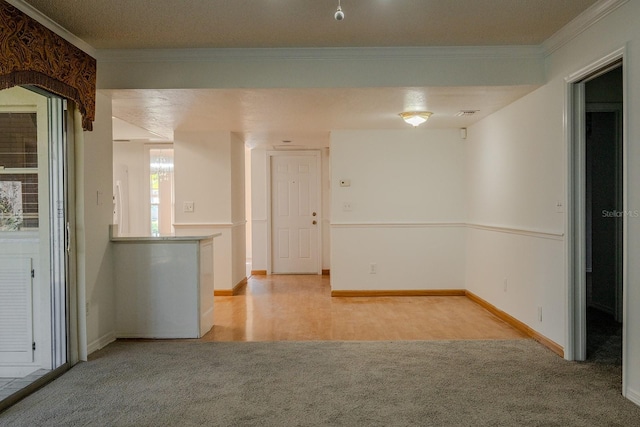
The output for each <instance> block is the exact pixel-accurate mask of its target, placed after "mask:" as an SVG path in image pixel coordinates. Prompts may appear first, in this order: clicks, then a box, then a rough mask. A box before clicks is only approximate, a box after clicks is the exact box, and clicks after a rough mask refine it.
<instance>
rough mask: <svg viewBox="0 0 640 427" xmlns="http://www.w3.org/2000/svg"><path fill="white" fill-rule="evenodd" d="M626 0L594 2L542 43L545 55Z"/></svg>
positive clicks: (626, 0) (567, 41)
mask: <svg viewBox="0 0 640 427" xmlns="http://www.w3.org/2000/svg"><path fill="white" fill-rule="evenodd" d="M628 1H629V0H600V1H598V2H596V3H595V4H593V6H591V7H590V8H588V9H587V10H585V11H584V12H583V13H581V14H580V15H578V16H577V17H576V18H574V19H573V20H572V21H571V22H569V23H568V24H567V25H565V26H564V27H562V28H561V29H560V30H558V31H557V32H556V33H555V34H554V35H552V36H551V37H549V38H548V39H547V40H545V42H544V43H542V48H543V51H544V54H545V56H548V55H550V54H551V53H553V52H555V51H556V50H558V49H560V48H561V47H562V46H564V45H565V44H567V43H569V42H570V41H571V40H573V39H574V38H576V37H577V36H578V35H580V34H581V33H582V32H583V31H585V30H586V29H587V28H589V27H591V26H592V25H594V24H595V23H596V22H598V21H600V20H601V19H603V18H604V17H605V16H607V15H609V14H610V13H611V12H613V11H614V10H616V9H617V8H619V7H620V6H622V5H624V4H625V3H627V2H628Z"/></svg>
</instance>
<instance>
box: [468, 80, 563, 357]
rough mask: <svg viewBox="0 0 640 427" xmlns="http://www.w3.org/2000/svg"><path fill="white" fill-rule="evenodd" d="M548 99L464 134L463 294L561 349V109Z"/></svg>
mask: <svg viewBox="0 0 640 427" xmlns="http://www.w3.org/2000/svg"><path fill="white" fill-rule="evenodd" d="M550 97H552V98H553V97H554V90H553V88H551V87H548V86H545V87H543V88H541V89H538V90H537V91H535V92H533V93H532V94H530V95H528V96H526V97H525V98H523V99H520V100H518V101H516V102H514V103H513V104H511V105H509V106H508V107H506V108H504V109H503V110H501V111H499V112H497V113H495V114H493V115H491V116H489V117H488V118H486V119H485V120H482V121H480V122H479V123H478V124H476V125H474V126H472V127H471V128H470V129H469V130H468V140H467V141H468V164H467V165H466V167H467V170H468V174H469V175H468V194H469V197H468V201H469V205H468V208H469V219H468V222H469V225H470V227H469V230H468V246H467V265H466V274H467V281H466V288H467V289H468V290H469V291H471V292H473V293H475V294H476V295H478V296H480V297H481V298H483V299H485V300H487V301H489V302H490V303H492V304H493V305H495V306H496V307H498V308H500V309H501V310H504V311H505V312H507V313H509V314H510V315H512V316H514V317H516V318H517V319H519V320H520V321H522V322H524V323H526V324H527V325H529V326H530V327H532V328H533V329H535V330H536V331H538V332H540V333H542V334H543V335H544V336H546V337H547V338H549V339H551V340H553V341H554V342H556V343H558V344H560V345H561V346H565V345H566V339H565V316H564V313H565V306H566V291H565V285H564V281H565V267H566V265H565V262H564V238H563V235H564V214H563V213H558V212H557V209H556V204H557V202H558V201H562V202H563V203H564V199H565V189H564V173H565V156H564V151H565V147H564V142H563V138H562V135H563V120H562V117H563V111H562V109H563V106H564V104H563V103H562V102H549V98H550ZM486 226H488V227H486ZM505 280H506V282H507V284H506V285H507V290H506V291H505ZM538 307H541V308H542V314H543V320H542V322H541V321H539V318H538Z"/></svg>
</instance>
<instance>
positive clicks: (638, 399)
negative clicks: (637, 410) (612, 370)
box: [625, 388, 640, 406]
mask: <svg viewBox="0 0 640 427" xmlns="http://www.w3.org/2000/svg"><path fill="white" fill-rule="evenodd" d="M625 397H626V398H627V399H629V400H630V401H632V402H633V403H635V404H636V405H638V406H640V393H638V392H637V391H635V390H632V389H630V388H627V393H626V394H625Z"/></svg>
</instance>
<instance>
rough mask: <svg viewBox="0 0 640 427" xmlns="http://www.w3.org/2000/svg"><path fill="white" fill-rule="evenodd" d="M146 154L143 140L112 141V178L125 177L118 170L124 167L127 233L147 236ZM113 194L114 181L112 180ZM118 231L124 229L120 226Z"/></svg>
mask: <svg viewBox="0 0 640 427" xmlns="http://www.w3.org/2000/svg"><path fill="white" fill-rule="evenodd" d="M147 162H148V156H147V150H146V147H145V144H144V143H143V142H134V141H132V142H114V143H113V170H114V180H115V179H125V176H120V174H119V172H120V171H122V170H123V168H126V170H127V172H128V173H127V177H126V178H127V187H128V200H127V203H126V204H125V205H123V207H124V208H126V209H127V211H128V222H129V224H128V226H129V230H128V234H129V235H132V236H148V235H149V233H150V230H151V225H150V217H149V202H148V200H149V194H148V190H149V184H148V182H149V177H148V171H149V166H148V165H147ZM114 194H115V182H114ZM120 231H121V232H124V231H125V230H124V229H123V228H122V227H120Z"/></svg>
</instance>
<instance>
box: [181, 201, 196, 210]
mask: <svg viewBox="0 0 640 427" xmlns="http://www.w3.org/2000/svg"><path fill="white" fill-rule="evenodd" d="M183 211H184V212H193V211H194V204H193V202H184V205H183Z"/></svg>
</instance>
